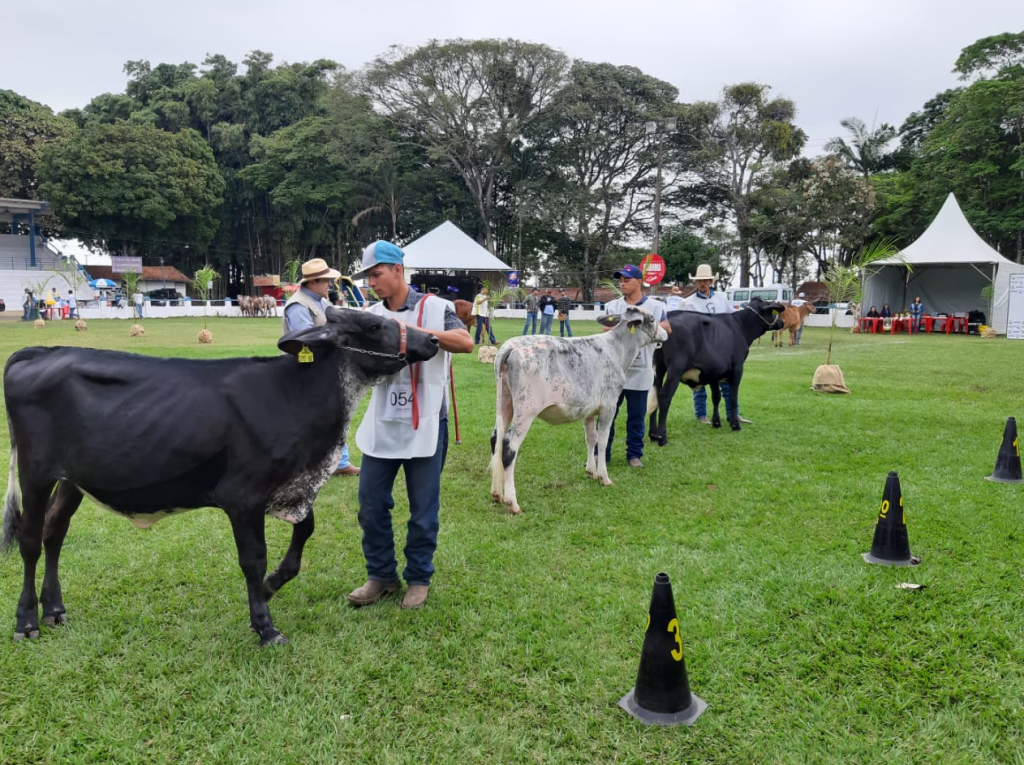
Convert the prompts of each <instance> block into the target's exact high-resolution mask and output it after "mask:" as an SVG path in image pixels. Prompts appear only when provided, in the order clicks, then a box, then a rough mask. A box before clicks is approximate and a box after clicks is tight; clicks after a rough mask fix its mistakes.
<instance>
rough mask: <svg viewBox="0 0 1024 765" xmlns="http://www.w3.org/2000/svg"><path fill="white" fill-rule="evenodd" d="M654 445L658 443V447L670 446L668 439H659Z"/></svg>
mask: <svg viewBox="0 0 1024 765" xmlns="http://www.w3.org/2000/svg"><path fill="white" fill-rule="evenodd" d="M654 443H656V444H657V445H658V446H668V439H667V438H659V439H658V440H657V441H655V442H654Z"/></svg>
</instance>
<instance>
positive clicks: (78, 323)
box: [75, 319, 89, 332]
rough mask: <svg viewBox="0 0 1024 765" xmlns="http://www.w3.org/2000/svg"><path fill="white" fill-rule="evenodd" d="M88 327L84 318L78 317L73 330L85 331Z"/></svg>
mask: <svg viewBox="0 0 1024 765" xmlns="http://www.w3.org/2000/svg"><path fill="white" fill-rule="evenodd" d="M87 329H89V326H88V325H87V324H86V323H85V319H79V320H78V321H76V322H75V332H85V330H87Z"/></svg>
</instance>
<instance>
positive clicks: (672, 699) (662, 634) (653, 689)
mask: <svg viewBox="0 0 1024 765" xmlns="http://www.w3.org/2000/svg"><path fill="white" fill-rule="evenodd" d="M619 706H620V707H622V708H623V709H625V710H626V711H627V712H629V714H631V715H632V716H633V717H635V718H636V719H637V720H639V721H640V722H642V723H644V724H645V725H679V724H683V725H693V724H694V723H695V722H696V721H697V718H698V717H700V714H701V712H703V711H704V710H705V709H707V706H708V705H707V704H705V703H704V702H703V701H702V700H701V699H699V698H697V696H696V695H694V694H693V693H691V692H690V681H689V680H688V679H687V677H686V662H685V660H684V659H683V639H682V637H681V636H680V634H679V620H678V619H676V606H675V603H674V602H673V600H672V585H671V584H670V583H669V580H668V574H658V575H657V576H656V577H655V578H654V591H653V592H652V593H651V610H650V611H649V612H648V614H647V631H646V634H645V635H644V647H643V651H642V652H641V654H640V671H639V672H638V673H637V677H636V685H635V686H634V687H633V690H631V691H630V692H629V693H627V694H626V695H625V696H623V697H622V698H621V699H620V700H619Z"/></svg>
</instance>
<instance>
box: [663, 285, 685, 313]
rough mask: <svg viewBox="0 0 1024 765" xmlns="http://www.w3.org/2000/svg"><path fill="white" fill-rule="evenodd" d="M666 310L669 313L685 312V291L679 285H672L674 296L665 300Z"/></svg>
mask: <svg viewBox="0 0 1024 765" xmlns="http://www.w3.org/2000/svg"><path fill="white" fill-rule="evenodd" d="M665 310H667V311H668V312H669V313H672V312H673V311H682V310H683V291H682V290H681V289H679V285H678V284H673V285H672V294H671V295H669V296H668V297H667V298H665Z"/></svg>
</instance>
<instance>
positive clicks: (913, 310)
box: [910, 295, 924, 332]
mask: <svg viewBox="0 0 1024 765" xmlns="http://www.w3.org/2000/svg"><path fill="white" fill-rule="evenodd" d="M923 315H924V303H922V302H921V296H920V295H918V296H917V297H916V298H914V302H913V303H911V304H910V331H911V332H920V331H921V316H923Z"/></svg>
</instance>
